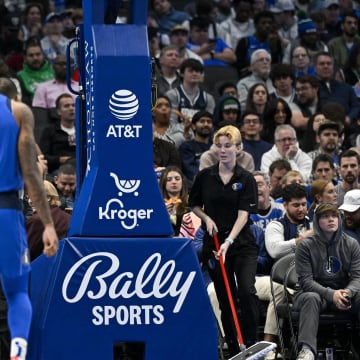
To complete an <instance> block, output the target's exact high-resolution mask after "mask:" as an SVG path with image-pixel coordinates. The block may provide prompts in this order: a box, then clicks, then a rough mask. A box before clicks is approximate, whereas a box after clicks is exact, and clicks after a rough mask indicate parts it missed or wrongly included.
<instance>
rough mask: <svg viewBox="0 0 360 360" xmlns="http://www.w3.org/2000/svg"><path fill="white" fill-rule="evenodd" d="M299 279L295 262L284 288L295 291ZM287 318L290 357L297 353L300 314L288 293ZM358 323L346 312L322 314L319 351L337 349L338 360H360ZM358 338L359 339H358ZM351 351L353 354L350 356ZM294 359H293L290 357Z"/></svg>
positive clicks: (287, 273) (286, 278)
mask: <svg viewBox="0 0 360 360" xmlns="http://www.w3.org/2000/svg"><path fill="white" fill-rule="evenodd" d="M297 282H298V277H297V274H296V269H295V261H294V263H293V264H291V265H290V267H289V269H288V270H287V272H286V274H285V278H284V287H286V288H287V289H295V288H296V285H297ZM285 297H286V304H285V305H286V308H287V314H285V317H286V318H287V319H288V320H289V326H290V333H291V339H292V342H291V344H292V348H291V353H290V356H292V355H296V353H297V327H298V322H299V312H298V311H296V310H294V309H293V306H292V305H293V296H292V295H291V294H290V293H289V292H288V291H287V292H286V293H285ZM358 332H359V329H358V323H357V321H356V319H355V317H354V315H352V314H350V313H349V312H345V311H332V310H328V311H326V312H323V313H321V314H320V317H319V330H318V335H317V338H318V351H320V352H321V351H324V350H325V348H326V347H335V348H336V349H337V350H336V352H337V354H336V355H337V356H336V358H337V359H344V360H348V359H350V355H351V356H352V358H355V359H359V355H358V352H357V350H356V345H357V342H359V340H360V339H359V336H358ZM356 338H357V339H356ZM350 351H351V354H350ZM290 358H292V357H290Z"/></svg>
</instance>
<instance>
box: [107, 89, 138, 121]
mask: <svg viewBox="0 0 360 360" xmlns="http://www.w3.org/2000/svg"><path fill="white" fill-rule="evenodd" d="M109 109H110V112H111V114H112V115H114V116H115V117H116V118H117V119H119V120H130V119H131V118H133V117H134V116H135V115H136V114H137V112H138V110H139V100H138V98H137V97H136V95H135V94H134V93H132V92H131V91H130V90H126V89H122V90H117V91H115V92H114V93H113V94H112V95H111V98H110V100H109Z"/></svg>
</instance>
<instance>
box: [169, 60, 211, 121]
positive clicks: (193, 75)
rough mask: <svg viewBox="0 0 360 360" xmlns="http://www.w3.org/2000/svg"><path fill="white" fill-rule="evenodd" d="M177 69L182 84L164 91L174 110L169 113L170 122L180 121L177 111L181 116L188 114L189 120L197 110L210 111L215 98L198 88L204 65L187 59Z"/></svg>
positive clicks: (201, 79)
mask: <svg viewBox="0 0 360 360" xmlns="http://www.w3.org/2000/svg"><path fill="white" fill-rule="evenodd" d="M179 71H180V76H181V78H182V84H181V85H180V86H178V87H177V88H175V89H172V90H169V91H168V92H167V93H166V96H167V97H168V98H169V99H170V102H171V105H172V108H173V110H174V112H173V113H172V114H171V118H170V119H171V122H173V123H177V122H178V121H179V120H180V121H181V118H180V119H179V112H180V113H181V114H182V116H184V115H185V116H188V117H189V119H190V121H191V118H192V117H193V115H194V114H195V113H196V112H198V111H199V110H207V111H208V112H210V113H212V112H213V111H214V108H215V100H214V98H213V96H212V95H210V94H209V93H207V92H206V91H204V90H201V89H200V84H201V82H202V81H203V76H204V66H203V65H202V64H201V63H200V62H199V61H197V60H195V59H187V60H185V61H184V62H183V63H182V64H181V66H180V70H179Z"/></svg>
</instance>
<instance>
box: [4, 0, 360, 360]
mask: <svg viewBox="0 0 360 360" xmlns="http://www.w3.org/2000/svg"><path fill="white" fill-rule="evenodd" d="M108 7H109V8H108V9H107V11H106V18H105V22H107V23H109V22H111V23H118V24H119V26H121V24H122V23H126V22H127V21H128V19H129V18H130V17H129V14H128V11H129V9H130V8H131V0H123V1H121V0H116V1H115V0H114V1H109V2H108ZM81 22H82V8H81V1H77V0H73V1H71V0H67V1H60V0H57V1H56V0H53V1H51V0H41V1H40V0H39V1H32V2H29V1H26V0H22V1H11V0H7V1H4V2H2V3H1V5H0V78H1V79H0V92H1V93H3V94H5V95H7V96H8V97H10V98H12V99H14V100H17V101H23V102H25V103H26V104H28V105H29V106H30V107H31V108H32V109H33V112H34V115H35V123H37V122H38V123H40V116H45V123H46V126H44V128H43V129H41V132H40V133H39V134H38V136H37V140H38V145H39V149H38V153H39V168H40V169H41V171H43V174H44V178H46V179H47V180H49V181H50V183H45V186H47V190H48V191H49V192H50V195H49V201H50V198H51V199H52V200H54V201H53V202H51V204H53V206H54V208H55V209H54V210H53V214H55V216H56V217H57V218H58V219H60V220H59V221H60V222H59V223H61V229H59V233H60V234H61V235H63V234H65V233H66V226H68V224H69V219H70V215H69V214H71V208H72V206H73V203H74V194H75V184H76V174H75V168H76V163H75V145H76V140H75V139H76V134H75V126H74V121H75V105H74V98H73V95H72V94H71V93H70V91H69V89H68V88H67V85H66V73H65V66H66V61H67V60H66V56H65V53H66V47H67V44H68V43H69V41H70V40H71V39H72V38H73V37H74V36H75V28H76V26H77V25H78V24H80V23H81ZM359 22H360V3H359V2H358V1H345V0H339V1H338V0H307V1H305V0H302V1H297V0H294V1H290V0H275V1H273V0H268V1H266V0H263V1H261V0H254V1H247V0H232V1H230V0H194V1H171V0H150V1H149V9H148V24H147V29H148V40H149V52H150V56H151V57H153V58H155V63H156V77H157V86H158V99H157V103H156V104H155V106H154V108H153V110H152V118H153V151H154V169H155V171H156V172H157V173H158V174H159V177H160V179H159V183H160V187H161V191H162V193H163V195H164V201H165V202H166V204H167V209H168V211H169V216H170V219H171V221H172V224H173V226H174V235H176V236H178V235H182V234H186V235H187V236H190V235H191V237H195V238H196V234H197V232H196V231H203V230H206V227H204V224H203V229H201V228H200V229H199V224H200V220H199V219H198V218H197V217H196V215H195V214H194V213H192V212H191V209H190V208H189V206H188V203H187V195H188V194H189V193H191V189H192V185H193V183H194V181H195V179H196V175H197V174H198V173H199V171H203V169H206V168H208V167H210V166H215V167H216V166H217V165H216V164H217V163H218V162H219V160H220V158H219V156H221V154H220V151H219V149H218V148H217V146H216V144H213V143H212V140H213V133H214V132H215V131H218V130H219V129H221V128H222V127H224V126H229V125H230V126H234V127H236V128H237V129H239V130H240V132H241V143H240V144H236V146H238V148H237V151H236V159H235V160H236V161H235V162H236V167H239V168H241V169H245V170H246V171H248V172H250V173H252V174H253V175H254V177H255V179H256V182H257V186H258V213H259V217H256V221H255V220H253V221H254V222H255V223H256V222H258V223H259V224H260V225H261V226H260V232H259V231H258V230H259V229H257V230H254V227H252V232H253V234H254V238H255V240H256V241H257V244H258V246H259V247H260V248H262V249H263V253H262V255H261V256H263V255H264V254H265V257H266V256H268V259H270V262H272V261H275V260H277V259H278V257H279V256H282V255H284V253H281V254H280V253H278V252H276V251H275V252H274V249H273V248H274V246H278V245H279V244H275V243H274V237H273V233H271V227H270V230H267V231H268V233H271V234H272V240H271V241H270V240H266V228H267V225H268V223H269V222H271V220H279V219H286V221H285V220H284V221H285V222H284V221H283V222H282V223H281V224H285V225H286V224H287V222H290V223H292V224H295V225H296V226H295V227H297V230H295V228H294V229H292V233H291V236H293V238H292V237H289V238H285V239H282V240H289V239H290V240H292V242H291V244H292V246H289V249H288V250H285V253H286V252H288V251H295V248H296V245H297V244H298V243H300V242H301V240H302V239H303V238H306V237H307V236H308V235H309V234H310V233H308V232H309V231H310V232H311V231H312V230H311V229H310V228H311V221H310V222H309V224H310V225H309V226H308V223H307V222H306V226H305V227H303V228H302V227H301V226H300V225H303V223H304V221H305V220H304V218H303V217H301V220H299V219H296V217H295V218H294V217H291V216H292V209H291V206H292V204H293V202H294V201H293V200H294V198H293V197H291V196H289V194H288V193H287V192H286V186H288V185H291V184H294V183H296V184H300V186H302V187H303V188H304V189H305V190H304V191H306V202H305V205H304V204H303V202H302V203H301V207H302V212H303V213H304V214H306V215H308V216H309V217H310V220H312V219H313V217H314V213H315V212H316V208H317V207H318V206H319V205H320V204H321V203H325V202H326V203H327V202H330V203H334V204H335V203H336V204H337V206H341V205H343V204H349V203H351V201H352V204H354V202H355V203H356V201H357V202H358V203H357V204H355V206H354V207H349V206H346V205H344V206H343V207H344V216H343V217H342V219H344V227H345V228H346V229H347V231H348V233H349V234H350V236H352V237H355V238H356V239H357V241H358V242H360V215H358V216H356V214H357V212H359V211H360V196H357V195H358V194H357V193H355V195H354V196H353V197H351V198H350V199H348V198H347V194H348V192H350V193H351V191H359V192H360V185H359V177H360V155H359V153H360V55H359V54H360V36H359V34H360V29H359ZM119 76H120V75H119ZM4 79H8V80H11V84H10V85H9V83H8V82H7V80H4ZM71 81H72V87H73V88H76V87H77V86H78V83H77V77H76V73H75V74H74V77H73V79H72V80H71ZM35 128H36V125H35ZM51 183H52V184H53V185H54V187H52V186H51ZM49 184H50V185H49ZM171 184H172V185H171ZM174 189H175V190H174ZM299 193H300V195H299V196H300V199H303V196H302V195H301V194H302V192H301V191H300V192H299ZM56 194H57V195H56ZM284 194H285V198H283V195H284ZM57 196H58V198H57ZM354 199H355V200H354ZM27 200H28V202H27V204H26V205H27V206H26V209H27V210H28V213H27V218H28V219H29V220H28V221H29V226H28V228H29V229H30V230H31V232H34V233H35V230H34V229H36V228H37V226H38V225H37V222H36V220H37V219H36V217H35V218H34V216H36V209H32V207H31V199H27ZM295 200H296V198H295ZM275 204H276V205H275ZM307 208H309V209H307ZM273 209H277V210H278V209H280V210H279V211H280V212H279V211H278V212H276V214H275V215H274V212H273V211H272V210H273ZM60 211H63V213H61V212H60ZM34 212H35V215H34ZM66 212H67V213H68V214H66ZM59 214H60V215H59ZM64 214H65V215H64ZM289 214H290V215H289ZM252 219H255V218H254V217H253V218H252ZM249 221H250V220H249ZM195 224H196V226H195ZM259 224H255V225H254V226H255V227H258V225H259ZM272 226H273V227H274V226H275V225H272ZM277 226H280V225H277ZM281 226H283V225H281ZM286 226H287V225H286ZM189 229H192V231H191V232H190V230H189ZM60 230H61V231H60ZM272 231H273V232H274V231H275V232H276V231H277V228H276V226H275V230H274V229H273V230H272ZM259 234H262V235H261V236H260V235H259ZM203 236H204V234H202V236H201V235H198V236H197V238H198V239H200V242H201V239H202V237H203ZM289 236H290V235H289ZM34 238H35V237H34V236H32V239H34ZM261 239H262V240H261ZM267 243H269V244H270V243H271V244H272V245H267V246H266V249H268V250H269V249H270V255H269V253H267V250H266V249H265V245H264V244H267ZM231 244H232V243H231ZM231 244H230V245H231ZM261 244H262V245H261ZM289 244H290V242H289ZM32 245H34V249H36V253H34V254H31V256H32V259H33V258H34V257H36V256H38V254H39V253H41V249H39V248H38V245H39V244H32ZM274 254H275V255H274ZM279 254H280V255H279ZM259 259H260V258H259ZM259 259H258V261H260V260H259ZM258 266H259V264H258ZM205 270H206V269H205ZM258 275H259V274H257V281H258V282H259V278H258ZM260 275H261V276H267V277H268V276H269V270H267V271H266V273H265V274H264V273H261V274H260ZM264 279H265V278H262V280H264ZM268 285H269V281H268V280H266V282H263V283H262V285H261V291H262V294H264V293H265V294H268V291H269V288H268V287H267V286H268ZM257 291H259V292H260V288H259V289H257ZM264 297H265V298H267V297H266V295H265V296H264ZM271 311H274V309H270V308H269V309H268V316H267V320H266V321H267V322H268V323H267V324H266V325H265V329H266V330H269V329H271V330H269V333H265V339H266V340H270V341H276V336H277V333H276V331H275V330H274V329H275V325H274V323H273V322H274V321H275V320H274V317H273V316H272V314H271ZM269 314H270V315H269ZM219 321H220V322H221V320H219ZM270 322H272V323H271V324H270ZM311 351H313V352H314V351H316V349H311ZM270 355H271V356H272V355H273V354H270ZM307 355H308V356H310V357H302V358H301V359H311V354H310V355H309V353H307ZM268 358H270V357H268ZM299 359H300V357H299Z"/></svg>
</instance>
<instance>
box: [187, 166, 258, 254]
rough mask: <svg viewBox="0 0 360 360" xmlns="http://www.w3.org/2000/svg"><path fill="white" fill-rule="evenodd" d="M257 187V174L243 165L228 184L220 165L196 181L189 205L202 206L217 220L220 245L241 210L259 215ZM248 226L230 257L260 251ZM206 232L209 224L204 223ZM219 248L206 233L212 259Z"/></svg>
mask: <svg viewBox="0 0 360 360" xmlns="http://www.w3.org/2000/svg"><path fill="white" fill-rule="evenodd" d="M257 198H258V195H257V185H256V181H255V179H254V177H253V175H252V174H251V173H250V172H248V171H247V170H245V169H244V168H242V167H240V166H238V165H237V166H236V167H235V170H234V175H233V177H232V178H231V180H230V181H229V183H228V184H226V185H224V184H223V182H222V180H221V178H220V175H219V164H217V165H214V166H212V167H209V168H206V169H203V170H202V171H200V172H199V173H198V175H197V176H196V178H195V182H194V185H193V187H192V189H191V192H190V197H189V206H190V207H195V206H199V207H201V208H203V210H204V212H205V213H206V214H207V215H208V216H210V217H211V219H213V220H214V222H215V224H216V226H217V227H218V230H219V233H218V237H219V242H220V243H222V242H223V241H224V240H225V238H226V237H227V236H228V235H229V233H230V231H231V229H232V227H233V226H234V223H235V221H236V219H237V216H238V210H244V211H247V212H249V213H256V212H257V208H258V201H257ZM250 224H251V221H250V220H249V221H248V223H247V224H246V225H245V226H244V228H243V230H242V231H241V232H240V234H239V236H238V237H237V238H236V239H234V244H233V245H232V246H230V248H229V251H228V255H227V256H231V255H234V254H237V253H239V252H243V251H244V247H246V248H249V250H250V249H252V250H251V252H253V250H254V249H256V251H257V247H256V243H255V239H254V237H253V235H252V233H251V230H250V228H249V225H250ZM202 226H203V228H204V230H205V231H206V226H205V224H202ZM214 249H215V245H214V241H213V239H212V237H211V236H210V235H209V234H207V233H206V235H205V237H204V247H203V253H204V255H205V256H206V253H207V255H208V256H212V250H214Z"/></svg>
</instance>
